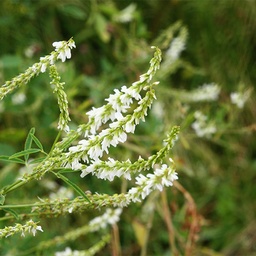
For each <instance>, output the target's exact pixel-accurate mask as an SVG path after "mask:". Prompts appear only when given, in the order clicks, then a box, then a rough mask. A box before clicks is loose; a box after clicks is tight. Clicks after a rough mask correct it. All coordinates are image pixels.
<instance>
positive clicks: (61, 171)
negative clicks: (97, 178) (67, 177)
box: [58, 168, 80, 173]
mask: <svg viewBox="0 0 256 256" xmlns="http://www.w3.org/2000/svg"><path fill="white" fill-rule="evenodd" d="M79 171H80V170H73V169H71V168H69V169H61V170H60V171H58V173H71V172H79Z"/></svg>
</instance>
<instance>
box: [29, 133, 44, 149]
mask: <svg viewBox="0 0 256 256" xmlns="http://www.w3.org/2000/svg"><path fill="white" fill-rule="evenodd" d="M30 136H31V138H32V140H33V141H34V142H35V144H36V145H37V146H38V148H40V149H41V150H42V151H44V148H43V145H42V143H41V142H40V141H39V139H38V138H37V137H36V136H35V135H34V134H30Z"/></svg>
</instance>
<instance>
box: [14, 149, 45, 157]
mask: <svg viewBox="0 0 256 256" xmlns="http://www.w3.org/2000/svg"><path fill="white" fill-rule="evenodd" d="M37 152H41V149H38V148H30V149H27V150H23V151H20V152H18V153H15V154H13V155H12V156H10V157H9V159H13V158H17V157H21V156H26V155H30V154H34V153H37Z"/></svg>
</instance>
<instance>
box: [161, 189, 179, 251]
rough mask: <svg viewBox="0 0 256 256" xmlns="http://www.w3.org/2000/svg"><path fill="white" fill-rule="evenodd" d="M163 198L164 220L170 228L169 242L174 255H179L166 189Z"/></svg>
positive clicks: (162, 194)
mask: <svg viewBox="0 0 256 256" xmlns="http://www.w3.org/2000/svg"><path fill="white" fill-rule="evenodd" d="M161 200H162V206H163V216H164V221H165V223H166V226H167V229H168V236H169V244H170V250H171V252H172V255H175V256H176V255H179V254H178V251H177V248H176V245H175V232H174V227H173V224H172V221H171V219H172V216H171V212H170V209H169V207H168V202H167V195H166V190H165V189H164V190H163V192H162V193H161Z"/></svg>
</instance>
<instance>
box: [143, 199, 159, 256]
mask: <svg viewBox="0 0 256 256" xmlns="http://www.w3.org/2000/svg"><path fill="white" fill-rule="evenodd" d="M152 203H153V204H154V208H155V200H154V201H153V202H152ZM154 214H155V210H154V209H152V210H151V211H150V212H149V216H148V218H147V225H146V228H147V230H146V232H145V233H146V234H145V238H144V243H143V247H142V248H141V253H140V256H147V255H148V254H147V248H148V240H149V234H150V230H151V228H152V223H153V220H154Z"/></svg>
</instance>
